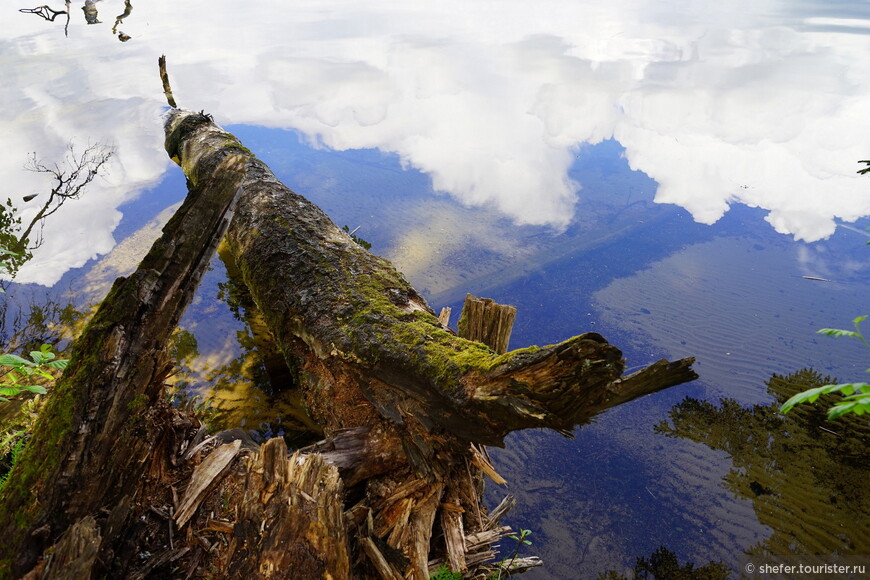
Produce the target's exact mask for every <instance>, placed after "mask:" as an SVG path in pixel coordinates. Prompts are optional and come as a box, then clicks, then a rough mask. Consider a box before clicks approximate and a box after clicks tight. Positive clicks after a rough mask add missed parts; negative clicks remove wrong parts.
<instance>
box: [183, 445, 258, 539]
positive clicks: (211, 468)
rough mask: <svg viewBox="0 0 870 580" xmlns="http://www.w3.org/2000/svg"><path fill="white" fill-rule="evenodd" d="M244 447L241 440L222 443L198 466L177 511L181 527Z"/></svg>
mask: <svg viewBox="0 0 870 580" xmlns="http://www.w3.org/2000/svg"><path fill="white" fill-rule="evenodd" d="M241 447H242V442H241V441H239V440H236V441H233V442H232V443H226V444H224V445H221V446H220V447H218V448H217V449H215V450H214V451H212V452H211V453H210V454H209V456H208V457H206V458H205V461H203V462H202V463H200V464H199V465H197V466H196V469H194V470H193V476H192V477H191V478H190V483H189V484H188V486H187V491H186V492H185V493H184V497H183V498H182V500H181V505H179V506H178V511H177V512H176V513H175V523H176V524H177V525H178V527H179V528H183V527H184V524H186V523H187V522H188V520H189V519H190V518H191V517H192V516H193V514H194V512H196V509H197V508H198V507H199V504H200V503H202V500H203V499H204V498H205V496H206V493H207V492H208V490H209V489H210V488H212V487H213V486H214V485H215V484H216V483H217V482H218V481H219V480H220V478H221V476H222V475H224V474H225V473H226V471H227V468H228V467H229V465H230V463H231V462H232V460H233V458H235V456H236V455H238V453H239V449H240V448H241Z"/></svg>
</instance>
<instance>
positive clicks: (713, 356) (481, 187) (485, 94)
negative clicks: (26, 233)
mask: <svg viewBox="0 0 870 580" xmlns="http://www.w3.org/2000/svg"><path fill="white" fill-rule="evenodd" d="M430 4H431V3H428V4H424V3H418V2H403V3H401V4H399V3H393V2H385V1H383V2H378V1H375V2H369V3H366V4H365V5H361V4H359V3H351V2H338V1H333V2H306V1H303V2H297V3H294V4H293V5H292V7H291V6H288V5H285V4H281V3H277V2H260V3H257V4H256V5H254V6H252V5H251V4H250V3H248V4H239V3H231V2H223V1H216V2H210V3H207V4H206V3H201V2H188V3H183V4H171V5H146V4H144V3H142V4H141V5H140V4H137V3H135V2H134V3H133V4H131V5H130V6H131V7H132V10H131V11H129V14H128V15H126V16H124V13H125V12H126V9H125V5H124V3H123V2H120V1H112V0H104V1H103V2H100V3H98V4H96V5H95V6H96V9H98V11H99V12H98V19H99V20H101V21H102V23H100V24H92V25H88V24H86V23H85V14H84V13H83V12H80V6H79V5H76V4H73V5H72V6H71V12H72V14H71V18H70V22H69V25H68V26H67V27H66V29H67V30H66V32H67V34H65V33H64V28H65V24H66V21H65V16H63V15H61V16H60V17H58V18H57V19H56V20H55V21H54V22H48V21H45V20H43V19H41V18H40V17H39V16H37V15H33V14H24V13H20V12H18V11H17V10H16V9H15V8H9V7H7V8H4V15H3V17H2V18H0V63H2V71H3V73H2V74H3V83H2V86H0V100H2V105H3V106H2V110H3V113H2V114H0V128H2V132H3V135H4V143H5V145H6V148H5V155H4V156H3V157H2V159H0V174H2V175H3V178H4V183H5V185H6V188H5V190H6V191H7V192H8V195H9V196H10V197H12V198H13V200H14V201H16V204H17V205H18V206H19V207H20V209H21V211H22V215H23V216H24V217H26V216H27V215H28V213H27V212H31V213H32V212H34V211H35V205H30V206H29V205H27V204H25V203H23V202H18V200H20V199H21V197H22V196H24V195H27V194H29V193H35V192H39V191H44V190H45V188H46V184H45V183H44V182H40V181H38V179H37V177H38V176H36V175H34V174H31V173H27V172H25V171H22V169H21V166H22V165H23V163H24V161H25V160H26V155H27V153H28V152H30V151H36V152H37V153H38V155H39V156H40V157H42V158H44V159H46V160H53V159H60V156H61V154H62V152H63V150H64V148H65V146H66V143H67V142H68V141H69V140H70V139H75V140H76V142H78V143H81V144H84V143H88V142H95V141H98V140H102V141H104V142H107V143H111V144H112V145H113V146H114V147H115V150H116V152H117V154H116V155H115V157H114V161H113V166H112V168H111V172H110V173H109V174H108V175H107V176H106V177H105V179H102V180H101V181H100V182H99V183H95V184H94V186H93V188H92V189H91V190H90V191H89V192H88V193H87V194H86V195H85V196H84V198H83V199H81V200H79V201H77V202H75V203H70V204H68V205H67V206H65V207H64V208H63V210H62V212H61V213H59V214H58V215H57V216H55V217H54V219H53V221H50V222H48V224H47V225H46V229H45V240H46V241H45V244H44V246H43V247H42V248H40V249H39V250H38V251H37V253H36V255H35V258H34V259H33V261H32V262H31V263H30V264H28V265H27V266H26V267H25V268H24V269H23V270H22V272H21V274H20V276H19V278H18V281H19V282H20V283H21V284H19V285H17V286H16V287H14V288H13V292H11V293H10V297H9V298H7V300H10V301H12V300H22V298H20V297H22V296H24V295H26V294H27V292H29V291H32V290H33V288H37V286H36V285H39V284H41V285H44V286H53V287H54V289H55V291H57V292H60V291H61V290H62V289H64V290H65V289H67V288H72V289H73V290H74V293H75V295H76V297H77V299H78V300H79V301H80V302H81V303H84V302H94V301H97V300H99V299H100V298H101V296H102V294H103V293H104V292H105V291H106V289H107V284H108V283H110V282H111V280H112V279H113V278H114V277H115V276H117V275H120V274H123V273H125V272H126V271H128V270H129V269H130V268H132V267H134V266H135V263H136V261H137V260H138V259H140V258H141V256H142V255H144V252H145V250H146V249H147V247H148V245H149V244H150V242H151V241H152V240H153V239H154V237H155V236H156V235H157V234H158V232H159V228H160V226H161V225H162V223H163V222H164V221H165V219H166V218H167V216H168V215H169V213H170V212H171V210H172V208H173V207H174V204H177V203H178V202H180V200H181V199H182V198H183V195H184V192H185V188H184V179H183V176H181V175H180V173H179V171H178V170H177V169H175V168H174V167H172V166H171V164H170V163H169V161H168V160H167V159H166V155H165V153H164V152H163V150H162V138H163V137H162V135H163V133H162V127H161V122H160V114H161V112H162V111H163V110H164V103H163V95H162V91H161V88H160V84H159V80H158V78H157V67H156V60H157V56H158V55H160V54H164V53H165V54H166V55H167V57H168V60H169V69H170V74H171V76H172V80H173V85H174V88H175V95H176V98H177V99H178V101H179V104H180V105H181V106H183V107H188V108H192V109H197V110H198V109H205V110H206V111H208V112H210V113H211V114H213V115H214V116H215V118H216V119H217V120H218V122H220V123H222V124H223V125H224V126H226V127H227V128H228V129H229V130H231V131H232V132H234V133H235V134H236V135H237V136H239V137H240V138H241V139H242V141H243V142H244V143H245V144H246V145H247V146H248V147H249V148H250V149H251V150H253V151H254V152H255V153H256V154H257V156H258V157H260V158H262V159H263V160H265V161H266V162H267V163H269V164H270V166H271V167H272V168H273V170H274V171H275V172H276V173H277V174H278V175H279V177H281V178H282V179H283V180H284V181H285V182H286V183H287V184H288V185H290V186H291V187H293V188H294V189H295V190H297V191H298V192H300V193H302V194H304V195H306V196H307V197H309V198H310V199H311V200H312V201H314V202H315V203H317V204H319V205H320V206H321V207H322V208H323V209H324V210H326V211H327V213H329V214H330V215H331V216H332V217H333V219H334V220H335V221H336V222H337V223H338V224H339V225H345V224H347V225H349V226H350V227H351V228H354V227H357V226H361V229H360V231H359V234H360V235H362V237H364V238H365V239H367V240H368V241H370V242H372V243H373V251H375V252H376V253H379V254H381V255H384V256H387V257H388V258H390V259H391V260H393V261H394V263H395V264H396V265H397V266H398V267H399V269H400V270H402V271H403V272H404V273H405V274H406V276H407V277H408V278H409V279H410V281H411V282H412V283H413V284H414V285H415V286H416V287H417V288H418V289H420V290H421V291H422V292H424V293H425V294H426V296H427V298H428V299H429V301H430V304H431V305H432V306H433V307H434V308H436V309H437V308H440V307H441V306H453V307H454V312H458V308H459V305H460V304H461V300H462V298H463V296H464V295H465V293H466V292H472V293H475V294H478V295H485V296H489V297H492V298H495V299H496V300H499V301H501V302H507V303H511V304H515V305H517V306H518V308H519V316H518V320H517V323H516V327H515V330H514V334H513V338H512V344H511V346H512V347H513V348H519V347H523V346H527V345H530V344H550V343H555V342H558V341H561V340H564V339H565V338H568V337H569V336H572V335H575V334H578V333H580V332H583V331H587V330H595V331H597V332H601V333H602V334H604V335H605V336H606V337H608V339H609V340H610V341H611V342H613V343H614V344H616V345H618V346H619V347H620V348H622V349H623V351H624V353H625V356H626V359H627V364H628V366H629V367H632V368H634V367H638V368H639V367H641V366H643V365H646V364H649V363H650V362H652V361H654V360H656V359H658V358H661V357H668V358H677V357H682V356H689V355H692V356H696V357H697V359H698V362H697V364H696V369H697V370H698V372H699V374H700V375H701V378H700V379H699V380H698V381H696V382H695V383H692V384H690V385H684V386H680V387H676V388H673V389H670V390H669V391H667V392H664V393H660V394H657V395H654V396H650V397H646V398H644V399H642V400H640V401H636V402H634V403H631V404H628V405H624V406H623V407H620V408H618V409H615V410H613V411H611V412H609V413H607V414H605V415H603V416H602V417H600V418H598V420H597V421H596V422H595V423H593V424H591V425H587V426H584V427H582V428H580V429H577V431H576V433H575V435H576V437H575V438H574V439H564V438H562V437H560V436H558V435H555V434H553V433H547V432H524V433H517V434H515V435H514V436H512V437H511V438H510V440H509V442H508V446H507V448H506V449H505V450H493V455H494V459H495V462H496V465H497V468H498V469H499V470H500V471H501V472H502V473H503V475H505V476H506V477H507V479H508V480H509V481H510V483H509V485H508V486H507V487H506V488H505V489H498V488H496V486H491V487H490V489H489V491H488V493H489V497H488V500H489V501H491V502H495V501H498V499H500V496H501V495H503V494H504V493H508V492H510V493H514V494H516V495H518V496H519V499H520V504H519V506H518V508H517V510H516V511H515V513H514V514H513V515H512V516H511V521H510V523H512V524H513V525H515V526H517V527H523V528H531V529H532V530H533V532H534V534H533V538H532V539H533V540H534V552H535V553H537V554H539V555H541V556H542V557H543V558H544V560H545V562H546V567H545V568H544V569H542V570H537V571H535V572H534V573H531V574H529V577H531V578H594V577H595V576H596V575H597V574H599V573H601V572H604V571H607V570H618V571H620V572H622V571H623V570H624V569H626V568H628V567H631V566H632V565H633V564H634V561H635V558H637V557H640V556H646V557H648V556H649V555H650V554H651V553H652V552H653V551H654V550H655V549H656V548H658V547H659V546H665V547H666V548H668V549H670V550H672V551H673V552H675V553H676V554H677V556H678V558H679V559H680V561H682V562H689V561H690V562H693V563H695V564H696V565H703V564H706V563H707V562H710V561H722V562H725V563H726V564H727V565H728V566H729V567H732V568H734V569H737V568H739V567H740V566H741V563H742V561H743V560H741V558H744V557H745V556H744V554H745V553H747V552H751V553H753V554H760V553H774V554H789V553H791V554H809V553H817V554H833V553H839V554H870V516H868V514H870V506H868V505H867V503H866V502H867V500H866V499H865V497H866V496H867V494H866V492H867V491H868V487H867V483H866V482H867V471H866V466H867V465H868V459H870V458H868V457H867V454H866V451H862V446H861V445H860V444H859V445H857V446H850V443H848V442H850V441H855V440H856V439H857V441H859V442H860V441H863V442H865V443H864V445H863V448H866V441H867V437H868V433H867V431H866V429H865V428H864V426H865V424H866V421H865V423H864V424H861V423H857V424H848V425H843V426H837V427H836V428H835V429H837V430H839V431H841V432H840V433H839V434H838V435H830V434H828V433H827V432H826V431H824V430H821V429H820V424H819V423H818V422H814V419H813V418H812V417H807V416H801V417H798V418H797V419H794V420H793V422H790V423H786V424H781V420H780V419H777V418H776V415H775V413H773V412H772V410H771V409H772V408H773V406H774V403H775V401H776V398H777V397H778V396H780V395H781V394H782V393H783V392H786V391H788V390H789V389H790V388H793V387H792V386H789V384H787V383H788V382H787V381H786V382H782V381H779V382H777V381H775V380H774V381H771V380H770V379H771V376H772V375H774V374H779V375H789V374H792V373H795V372H797V371H799V370H800V369H803V368H805V367H812V368H814V369H816V370H817V371H818V372H819V373H821V374H822V375H832V376H836V377H839V378H840V379H843V380H858V379H860V377H861V375H862V373H863V370H864V369H866V368H867V366H868V363H867V360H868V356H867V355H868V353H867V351H866V350H863V351H862V349H861V348H860V345H859V344H857V342H855V343H852V342H849V341H844V340H834V339H829V338H824V337H820V336H818V335H816V334H814V333H815V330H816V329H818V328H821V327H825V326H834V327H848V326H849V325H850V323H851V322H850V321H851V319H852V318H854V317H855V316H857V315H859V314H862V313H868V310H870V300H868V298H867V296H868V287H870V248H867V247H866V246H865V245H864V244H865V243H866V242H867V241H868V234H867V231H866V228H867V227H868V226H870V219H868V216H870V178H867V177H864V178H861V177H859V176H857V174H856V170H857V169H859V168H860V166H859V165H858V164H857V161H858V160H859V159H866V158H867V157H868V154H870V144H868V141H867V137H866V136H867V135H868V134H870V115H868V114H867V113H868V102H870V100H868V97H870V77H868V75H867V74H866V71H867V70H870V62H868V61H870V9H868V5H867V3H865V2H858V1H851V2H831V1H826V2H821V1H819V2H815V1H804V2H793V1H792V2H779V1H772V0H768V1H761V2H759V1H754V2H748V1H746V2H743V1H740V2H729V3H722V2H711V1H700V2H699V1H692V2H688V1H681V2H668V3H662V2H651V1H646V0H616V1H613V0H611V1H608V2H603V1H600V2H599V1H592V2H584V3H583V5H582V6H579V5H577V6H574V5H570V4H568V3H565V2H544V3H538V4H535V5H534V6H531V5H528V4H527V3H519V2H511V1H508V2H499V3H492V2H470V3H469V2H463V3H454V2H445V3H439V4H438V5H437V6H432V5H430ZM16 8H25V6H20V7H16ZM54 8H56V9H58V10H61V9H63V6H62V4H59V5H58V6H56V7H54ZM121 16H123V18H121ZM113 29H114V30H113ZM119 31H120V32H122V33H123V34H124V35H125V36H129V37H130V39H129V40H127V41H125V42H119ZM33 203H34V204H35V203H36V202H33ZM806 276H809V277H814V278H824V279H825V280H827V281H817V280H810V279H807V278H805V277H806ZM224 282H225V272H224V271H223V266H222V264H221V263H220V261H219V260H215V262H214V268H213V270H212V271H211V272H210V273H209V274H208V276H207V278H206V280H205V282H204V284H203V287H202V289H201V291H200V293H199V296H198V298H197V299H196V301H195V303H194V305H193V306H192V308H191V310H190V312H189V314H188V315H187V316H186V318H185V320H184V321H183V323H182V326H183V327H184V328H185V329H186V330H187V331H189V332H191V333H192V334H193V336H195V338H196V343H197V349H196V351H197V352H198V356H197V357H195V358H191V359H189V360H188V362H187V373H188V374H187V375H186V380H187V381H189V383H190V387H189V388H190V389H191V391H193V392H204V393H205V392H208V393H210V394H211V395H212V397H213V398H214V400H215V404H216V405H218V406H219V407H220V408H221V409H223V410H224V413H223V416H222V420H223V421H225V422H226V423H227V424H244V425H245V426H247V427H250V428H257V427H260V426H261V425H263V427H262V428H261V430H264V431H268V430H271V431H272V432H273V433H274V432H278V431H281V430H286V431H290V430H292V429H293V428H294V427H293V426H294V425H296V424H297V423H298V422H299V421H300V419H299V418H298V417H293V416H292V411H290V410H289V409H291V408H292V407H291V406H290V405H291V404H292V402H293V401H292V400H289V399H292V397H287V396H286V395H284V396H281V395H279V396H278V397H279V399H281V402H283V403H287V405H288V406H286V407H285V406H280V407H279V408H281V409H288V410H285V411H281V413H282V414H281V415H280V416H279V417H275V410H274V409H275V408H276V407H275V402H274V400H273V399H272V396H273V395H274V393H272V392H271V390H270V389H268V388H267V389H266V391H267V392H263V391H262V390H259V389H258V388H257V384H260V383H262V382H263V381H262V376H260V375H259V374H258V371H257V363H256V361H255V360H254V359H253V358H252V356H251V355H250V353H251V352H252V351H253V350H254V345H253V343H252V341H251V338H250V336H249V335H248V332H247V331H246V329H245V328H244V325H243V324H242V323H240V322H239V321H237V320H236V319H234V318H233V316H232V313H231V312H230V308H229V307H228V306H227V305H226V304H224V303H223V302H221V301H219V300H217V297H218V295H219V293H220V294H226V287H225V286H223V284H224ZM16 296H18V297H19V298H16ZM803 379H807V377H806V376H804V377H803ZM685 397H692V398H694V399H696V400H697V401H700V402H701V403H693V402H691V401H690V402H682V401H683V400H684V398H685ZM723 398H724V399H727V400H729V401H734V403H733V406H729V405H732V403H727V404H723V405H721V406H720V405H719V402H718V401H719V400H720V399H723ZM777 421H780V423H777ZM790 421H792V420H791V419H790ZM821 426H822V427H824V425H823V424H822V425H821ZM826 428H830V427H826ZM859 492H860V493H859ZM868 564H870V562H868Z"/></svg>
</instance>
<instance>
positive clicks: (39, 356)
mask: <svg viewBox="0 0 870 580" xmlns="http://www.w3.org/2000/svg"><path fill="white" fill-rule="evenodd" d="M30 358H31V360H33V362H35V363H36V364H38V365H41V364H42V363H44V362H46V361H48V360H51V359H46V358H45V353H44V352H41V351H38V350H32V351H30Z"/></svg>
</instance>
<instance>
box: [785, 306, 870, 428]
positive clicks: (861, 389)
mask: <svg viewBox="0 0 870 580" xmlns="http://www.w3.org/2000/svg"><path fill="white" fill-rule="evenodd" d="M866 319H867V316H866V315H865V316H859V317H858V318H856V319H854V320H853V321H852V323H853V324H854V325H855V330H841V329H839V328H823V329H821V330H819V331H818V333H819V334H824V335H826V336H834V337H839V336H845V337H848V338H857V339H858V340H860V341H861V342H862V343H864V346H866V347H867V348H870V343H868V342H867V339H866V338H864V335H863V334H861V323H862V322H863V321H864V320H866ZM867 372H868V373H870V369H867ZM828 393H842V394H843V395H845V396H844V397H843V399H842V400H840V401H837V402H836V403H835V404H834V406H833V407H831V408H830V409H829V410H828V419H829V420H833V419H836V418H837V417H842V416H843V415H845V414H847V413H854V414H856V415H863V414H864V413H870V384H868V383H843V384H839V385H823V386H821V387H816V388H815V389H809V390H807V391H803V392H801V393H798V394H797V395H795V396H794V397H792V398H790V399H789V400H788V401H786V402H785V403H783V405H782V407H780V411H781V412H783V413H788V412H789V411H790V410H791V409H792V407H794V406H795V405H797V404H798V403H814V402H815V401H816V399H818V398H819V397H820V396H821V395H826V394H828Z"/></svg>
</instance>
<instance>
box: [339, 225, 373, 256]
mask: <svg viewBox="0 0 870 580" xmlns="http://www.w3.org/2000/svg"><path fill="white" fill-rule="evenodd" d="M360 227H362V226H357V227H355V228H354V229H353V231H350V228H349V227H348V226H344V227H343V228H341V229H343V230H344V231H345V232H347V234H348V235H349V236H350V239H352V240H353V241H355V242H356V243H357V244H358V245H360V246H362V247H363V248H365V249H366V250H371V249H372V244H371V242H367V241H366V240H364V239H362V238H361V237H359V236H355V235H354V234H355V233H356V232H357V231H358V230H359V229H360Z"/></svg>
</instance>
